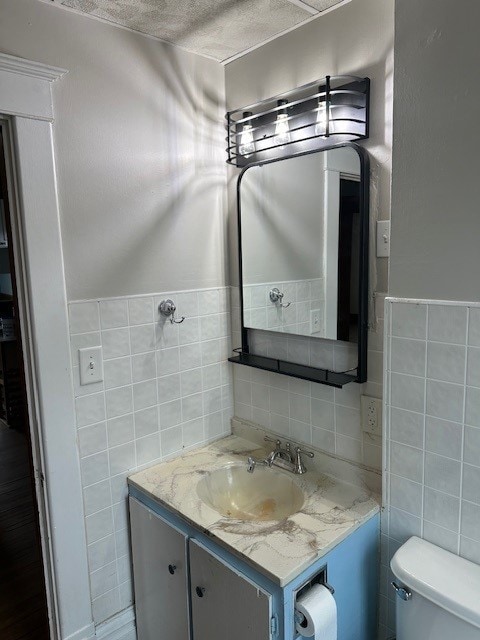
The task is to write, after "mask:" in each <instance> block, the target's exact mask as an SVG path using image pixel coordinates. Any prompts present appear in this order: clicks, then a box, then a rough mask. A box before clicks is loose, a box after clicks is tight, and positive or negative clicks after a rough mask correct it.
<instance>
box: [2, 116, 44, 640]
mask: <svg viewBox="0 0 480 640" xmlns="http://www.w3.org/2000/svg"><path fill="white" fill-rule="evenodd" d="M13 251H14V245H13V242H12V231H11V224H10V206H9V193H8V186H7V172H6V161H5V144H4V130H3V128H2V125H1V123H0V557H1V559H2V562H1V563H0V638H2V640H30V639H32V640H33V639H35V640H47V639H48V638H49V637H50V635H49V617H48V608H47V595H46V586H45V574H44V567H43V559H42V547H41V539H40V527H39V511H38V505H37V500H36V493H35V480H34V472H33V461H32V443H31V440H30V425H29V414H28V404H27V390H26V384H25V369H24V363H23V351H22V336H21V332H20V323H19V320H18V319H19V313H18V297H17V287H16V279H15V267H14V264H15V262H14V253H13Z"/></svg>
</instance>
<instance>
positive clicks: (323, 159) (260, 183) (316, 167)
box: [237, 144, 368, 381]
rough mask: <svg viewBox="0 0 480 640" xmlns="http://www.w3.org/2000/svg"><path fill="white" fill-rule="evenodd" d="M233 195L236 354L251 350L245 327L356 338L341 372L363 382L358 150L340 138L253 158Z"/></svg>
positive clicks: (363, 205)
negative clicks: (354, 360)
mask: <svg viewBox="0 0 480 640" xmlns="http://www.w3.org/2000/svg"><path fill="white" fill-rule="evenodd" d="M237 195H238V216H239V220H238V223H239V236H240V275H241V305H242V329H243V344H242V353H243V354H251V350H250V348H249V345H248V335H249V334H248V332H249V330H260V331H268V332H273V333H277V334H278V333H281V334H290V335H295V336H304V337H308V338H311V339H314V340H318V339H322V340H335V341H343V342H346V343H355V344H356V345H358V354H359V358H358V367H357V369H356V371H355V372H353V373H352V372H348V375H349V380H350V379H355V380H357V381H361V379H363V378H364V377H365V375H366V371H365V370H366V364H365V362H364V360H365V359H366V356H365V354H366V339H367V317H366V309H367V295H368V282H367V260H368V213H367V212H368V156H367V154H366V152H365V150H364V149H363V148H361V147H358V146H357V145H355V144H343V145H336V146H335V147H330V148H327V149H325V150H322V151H318V152H313V153H306V154H300V155H295V156H291V157H288V158H282V159H279V160H273V161H268V162H264V163H254V164H252V165H250V166H248V167H247V168H245V169H244V170H243V172H242V174H241V175H240V177H239V181H238V192H237ZM336 373H340V372H336ZM292 375H293V374H292ZM301 377H309V379H313V378H311V376H301ZM349 380H347V381H349Z"/></svg>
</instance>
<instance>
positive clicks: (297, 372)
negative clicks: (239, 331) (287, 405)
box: [228, 352, 358, 389]
mask: <svg viewBox="0 0 480 640" xmlns="http://www.w3.org/2000/svg"><path fill="white" fill-rule="evenodd" d="M228 360H229V362H233V363H234V364H243V365H246V366H247V367H254V368H255V369H263V370H264V371H271V372H273V373H281V374H283V375H285V376H291V377H294V378H302V379H303V380H310V381H311V382H320V383H322V384H326V385H329V386H330V387H336V388H338V389H340V388H341V387H343V386H344V385H345V384H348V383H349V382H357V381H358V376H357V375H356V373H346V372H338V371H329V370H328V369H317V368H316V367H309V366H307V365H303V364H296V363H294V362H286V361H285V360H277V359H276V358H267V357H265V356H256V355H253V354H251V353H243V352H242V353H239V354H238V355H237V356H232V357H231V358H229V359H228Z"/></svg>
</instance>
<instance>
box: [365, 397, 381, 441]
mask: <svg viewBox="0 0 480 640" xmlns="http://www.w3.org/2000/svg"><path fill="white" fill-rule="evenodd" d="M361 410H362V430H363V431H365V432H367V433H373V434H375V435H377V436H381V435H382V401H381V400H379V399H378V398H371V397H370V396H361Z"/></svg>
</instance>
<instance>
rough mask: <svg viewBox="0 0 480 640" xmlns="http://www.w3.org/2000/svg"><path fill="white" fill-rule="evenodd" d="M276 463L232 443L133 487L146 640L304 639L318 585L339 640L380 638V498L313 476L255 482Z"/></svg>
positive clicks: (132, 481)
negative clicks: (300, 620)
mask: <svg viewBox="0 0 480 640" xmlns="http://www.w3.org/2000/svg"><path fill="white" fill-rule="evenodd" d="M265 453H266V452H265V450H264V449H261V448H260V447H259V446H258V445H256V444H254V443H252V442H249V441H247V440H244V439H242V438H239V437H237V436H230V437H228V438H225V439H223V440H220V441H218V442H216V443H214V444H211V445H209V446H206V447H204V448H202V449H199V450H196V451H193V452H190V453H187V454H186V455H184V456H182V457H180V458H176V459H175V460H171V461H169V462H165V463H162V464H159V465H156V466H154V467H151V468H149V469H146V470H144V471H141V472H139V473H136V474H134V475H133V476H131V477H130V478H129V480H128V483H129V494H130V498H129V500H130V523H131V536H132V550H133V569H134V583H135V600H136V605H135V606H136V616H137V632H138V640H150V638H165V639H167V638H168V640H187V639H189V638H194V639H195V640H245V639H247V638H248V639H252V640H268V639H270V638H271V639H272V640H275V639H279V640H294V638H297V637H299V634H298V633H297V631H296V630H295V619H294V603H295V600H296V598H297V597H298V596H299V595H301V594H302V593H304V592H305V590H307V589H308V588H310V587H311V586H312V585H313V584H316V583H321V584H325V585H328V587H329V588H330V589H332V590H334V598H335V602H336V605H337V612H338V614H337V615H338V639H339V640H371V639H372V638H373V637H374V636H375V629H376V623H377V620H376V593H377V566H378V563H377V555H378V537H379V499H378V497H377V496H375V495H374V494H372V493H370V492H369V491H368V490H366V489H365V488H360V487H358V486H353V485H350V484H346V483H342V482H340V481H338V480H336V479H334V478H332V477H329V476H325V475H322V474H320V473H318V472H316V471H314V470H310V471H308V472H307V473H305V474H304V475H299V476H296V475H294V474H291V473H288V472H286V471H279V470H277V469H273V468H271V469H270V468H263V467H259V468H257V469H255V470H254V472H253V473H248V472H247V462H246V461H247V458H248V457H249V456H254V457H256V458H259V457H262V456H263V457H265ZM232 487H233V489H234V491H233V493H232ZM257 488H258V489H257ZM228 492H229V493H228ZM226 493H228V495H229V499H228V500H227V499H225V495H226ZM232 495H236V496H237V497H238V504H237V507H235V501H234V500H232ZM248 496H250V500H249V499H248ZM269 496H270V497H269Z"/></svg>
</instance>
